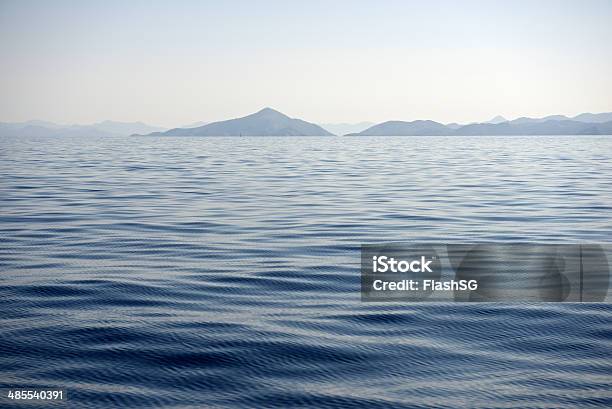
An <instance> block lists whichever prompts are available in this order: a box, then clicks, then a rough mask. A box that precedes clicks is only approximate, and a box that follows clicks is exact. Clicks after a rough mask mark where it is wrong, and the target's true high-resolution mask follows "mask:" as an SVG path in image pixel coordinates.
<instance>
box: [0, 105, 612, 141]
mask: <svg viewBox="0 0 612 409" xmlns="http://www.w3.org/2000/svg"><path fill="white" fill-rule="evenodd" d="M330 131H331V132H330ZM332 134H336V135H349V136H353V135H378V136H391V135H397V136H408V135H415V136H416V135H432V136H433V135H612V112H604V113H599V114H592V113H583V114H580V115H576V116H574V117H567V116H564V115H550V116H546V117H543V118H527V117H521V118H516V119H513V120H507V119H506V118H504V117H502V116H499V115H498V116H496V117H495V118H492V119H490V120H489V121H486V122H481V123H471V124H467V125H466V124H458V123H449V124H442V123H439V122H435V121H430V120H416V121H411V122H406V121H387V122H383V123H380V124H376V125H374V124H373V123H371V122H360V123H355V124H347V123H332V124H323V126H319V125H317V124H314V123H310V122H306V121H303V120H301V119H296V118H290V117H288V116H287V115H285V114H283V113H281V112H278V111H275V110H274V109H271V108H264V109H262V110H261V111H258V112H256V113H254V114H251V115H247V116H245V117H242V118H236V119H230V120H227V121H219V122H211V123H206V122H195V123H193V124H191V125H187V126H185V127H181V128H174V129H170V130H165V129H164V128H161V127H157V126H151V125H147V124H144V123H142V122H116V121H103V122H98V123H95V124H91V125H60V124H56V123H53V122H47V121H40V120H33V121H27V122H15V123H7V122H0V136H17V137H19V136H52V137H55V136H76V137H90V136H93V137H105V136H128V135H148V136H241V135H242V136H328V135H332Z"/></svg>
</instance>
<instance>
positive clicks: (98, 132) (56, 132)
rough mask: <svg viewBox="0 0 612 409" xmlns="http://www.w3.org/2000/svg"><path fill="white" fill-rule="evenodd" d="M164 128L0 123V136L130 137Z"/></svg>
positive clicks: (136, 124) (138, 124) (112, 123)
mask: <svg viewBox="0 0 612 409" xmlns="http://www.w3.org/2000/svg"><path fill="white" fill-rule="evenodd" d="M163 129H164V128H160V127H156V126H150V125H147V124H144V123H142V122H115V121H103V122H98V123H96V124H92V125H59V124H56V123H53V122H47V121H39V120H33V121H26V122H3V123H2V122H0V136H34V137H57V136H75V137H92V136H103V137H106V136H128V135H131V134H133V133H137V132H155V131H160V130H163Z"/></svg>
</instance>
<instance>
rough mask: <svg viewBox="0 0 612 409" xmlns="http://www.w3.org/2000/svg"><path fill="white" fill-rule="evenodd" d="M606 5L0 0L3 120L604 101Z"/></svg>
mask: <svg viewBox="0 0 612 409" xmlns="http://www.w3.org/2000/svg"><path fill="white" fill-rule="evenodd" d="M610 73H612V1H609V0H603V1H595V0H585V1H469V0H466V1H436V0H434V1H384V0H382V1H373V0H372V1H340V0H338V1H316V0H308V1H306V0H303V1H263V0H262V1H230V0H226V1H215V2H206V1H180V0H179V1H128V2H125V1H112V0H111V1H108V0H105V1H86V2H83V1H28V0H25V1H24V0H20V1H10V0H0V121H4V122H16V121H24V120H30V119H41V120H48V121H54V122H58V123H92V122H97V121H100V120H107V119H109V120H117V121H143V122H146V123H149V124H153V125H159V126H166V127H174V126H181V125H184V124H189V123H192V122H195V121H215V120H222V119H228V118H235V117H239V116H243V115H246V114H249V113H252V112H255V111H257V110H259V109H261V108H263V107H266V106H269V107H272V108H275V109H277V110H279V111H282V112H284V113H286V114H287V115H289V116H292V117H299V118H302V119H305V120H307V121H311V122H317V123H330V122H360V121H371V122H381V121H386V120H407V121H408V120H414V119H432V120H436V121H439V122H444V123H448V122H460V123H465V122H472V121H484V120H487V119H490V118H492V117H494V116H496V115H503V116H504V117H506V118H509V119H512V118H516V117H520V116H531V117H541V116H545V115H550V114H565V115H570V116H573V115H576V114H579V113H582V112H608V111H612V75H611V74H610Z"/></svg>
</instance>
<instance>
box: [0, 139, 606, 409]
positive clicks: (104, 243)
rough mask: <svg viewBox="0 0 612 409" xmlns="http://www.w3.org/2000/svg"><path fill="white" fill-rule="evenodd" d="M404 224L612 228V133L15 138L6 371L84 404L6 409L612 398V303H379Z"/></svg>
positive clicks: (8, 152)
mask: <svg viewBox="0 0 612 409" xmlns="http://www.w3.org/2000/svg"><path fill="white" fill-rule="evenodd" d="M386 242H406V243H465V242H469V243H481V242H482V243H515V242H517V243H518V242H536V243H610V242H612V136H529V137H527V136H491V137H487V136H470V137H462V136H452V137H442V136H431V137H428V136H422V137H138V136H134V137H122V138H115V137H107V138H102V137H100V138H73V137H68V136H66V137H48V138H42V137H41V138H34V137H32V138H30V137H21V138H9V137H5V138H1V139H0V388H5V389H2V390H3V391H6V390H7V389H6V388H13V389H24V390H31V389H40V388H43V389H44V388H63V389H64V390H65V391H66V395H67V400H66V401H65V402H49V401H47V402H42V401H38V402H36V401H32V402H28V403H27V404H26V406H24V403H23V402H16V401H11V400H8V398H6V397H4V396H3V397H0V406H1V407H50V406H53V407H55V406H58V407H70V408H104V409H106V408H158V407H159V408H192V407H193V408H196V407H197V408H207V407H212V408H361V407H367V408H461V407H470V408H493V407H500V408H501V407H504V408H505V407H523V408H551V407H555V408H579V407H580V408H582V407H585V408H588V407H611V406H612V305H611V304H609V303H535V302H514V303H510V302H500V303H459V302H442V303H436V302H434V303H431V302H429V303H419V302H390V303H366V302H362V301H361V297H360V246H361V245H362V244H376V243H386ZM611 261H612V260H611ZM3 399H4V400H3Z"/></svg>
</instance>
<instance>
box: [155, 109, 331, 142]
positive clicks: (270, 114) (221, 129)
mask: <svg viewBox="0 0 612 409" xmlns="http://www.w3.org/2000/svg"><path fill="white" fill-rule="evenodd" d="M241 135H242V136H327V135H332V134H331V133H330V132H328V131H326V130H325V129H323V128H321V127H320V126H319V125H316V124H313V123H310V122H306V121H302V120H301V119H295V118H290V117H288V116H287V115H285V114H282V113H280V112H278V111H275V110H274V109H272V108H264V109H262V110H261V111H258V112H256V113H254V114H251V115H247V116H245V117H242V118H236V119H230V120H227V121H220V122H212V123H210V124H206V125H204V126H199V127H195V128H175V129H170V130H169V131H166V132H153V133H150V134H149V136H241Z"/></svg>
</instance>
